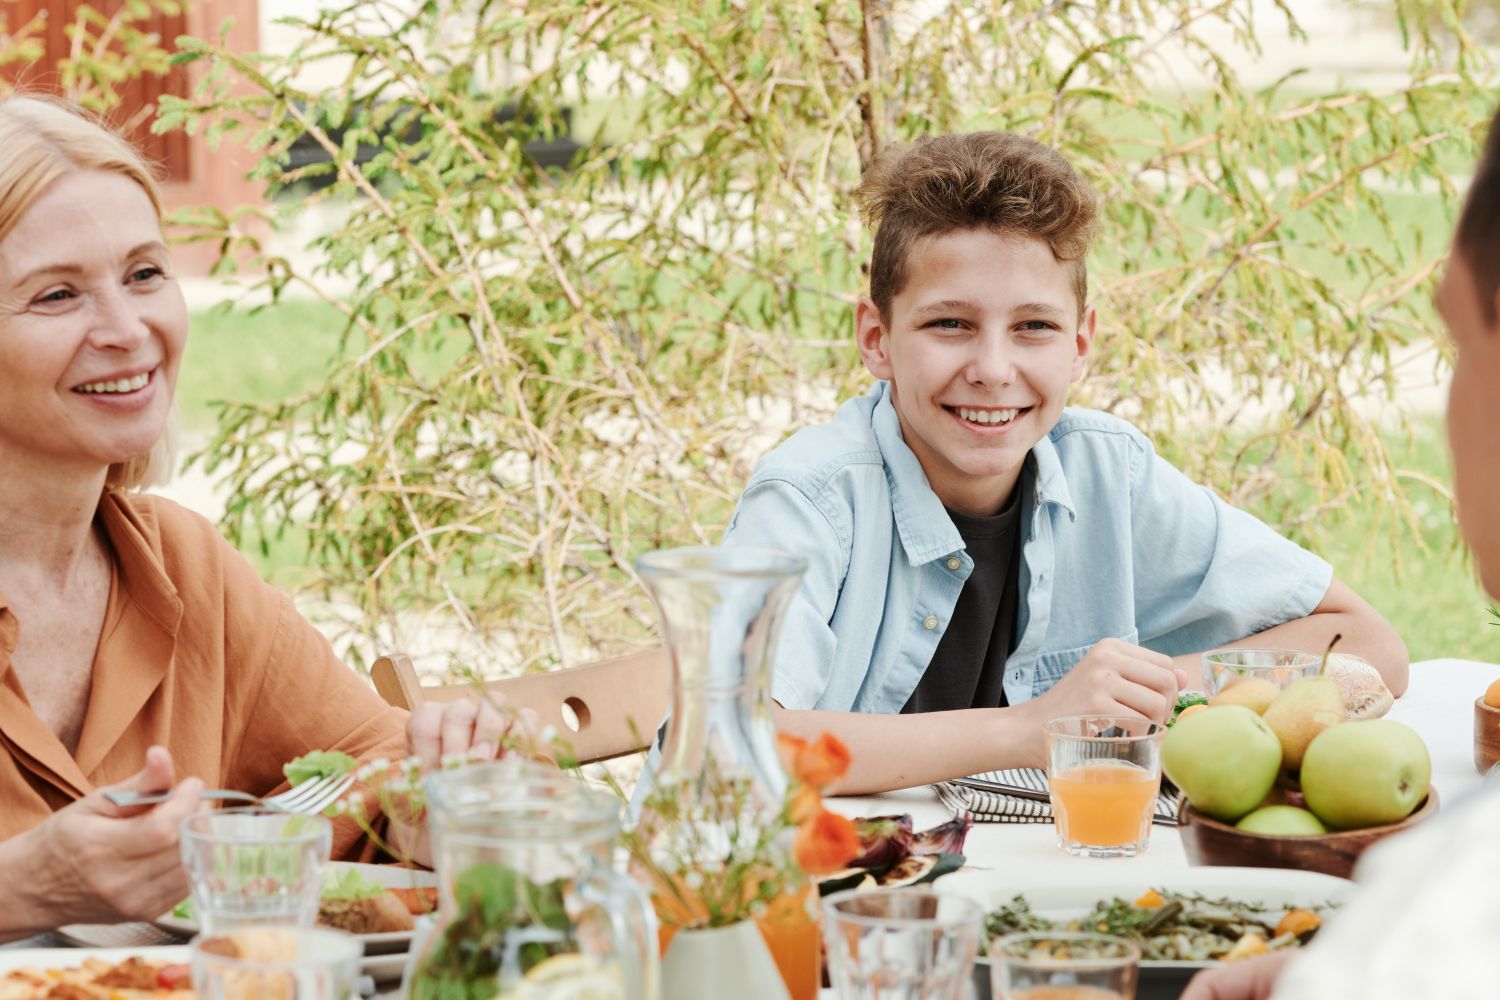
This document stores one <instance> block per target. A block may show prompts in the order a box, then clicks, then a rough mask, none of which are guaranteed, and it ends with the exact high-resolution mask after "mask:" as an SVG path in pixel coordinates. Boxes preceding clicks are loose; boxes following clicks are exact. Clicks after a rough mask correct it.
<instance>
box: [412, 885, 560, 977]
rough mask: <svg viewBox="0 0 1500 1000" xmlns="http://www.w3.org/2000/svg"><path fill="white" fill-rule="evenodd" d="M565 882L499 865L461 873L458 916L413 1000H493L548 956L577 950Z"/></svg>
mask: <svg viewBox="0 0 1500 1000" xmlns="http://www.w3.org/2000/svg"><path fill="white" fill-rule="evenodd" d="M567 884H568V883H567V880H565V879H554V880H553V881H551V882H542V883H537V882H533V881H531V880H530V879H528V878H527V877H526V876H525V875H522V874H521V873H520V872H517V871H516V870H514V869H512V868H507V867H505V866H504V865H497V864H477V865H474V866H472V867H470V868H468V869H466V870H464V871H463V872H461V873H460V874H459V876H458V878H457V879H456V880H455V881H454V884H453V896H454V901H455V903H456V904H457V907H456V910H457V912H456V914H455V916H454V918H453V920H452V921H450V922H449V923H448V924H447V925H446V926H445V927H444V928H443V929H442V931H441V933H440V934H439V936H438V939H437V942H436V943H435V944H434V946H433V948H432V950H431V951H430V952H429V953H428V954H427V955H426V957H424V958H423V959H422V961H421V964H420V966H419V967H418V969H417V974H416V977H415V980H414V982H413V983H412V991H411V996H412V1000H492V998H493V997H494V996H495V992H496V990H497V988H499V987H500V986H502V985H503V984H504V983H506V982H513V981H516V980H519V979H520V978H521V977H522V976H524V975H525V974H526V972H527V970H529V969H531V968H532V967H533V966H536V965H539V964H540V963H541V962H543V961H545V960H546V959H547V958H549V957H551V956H553V955H559V954H565V953H569V952H576V951H578V950H579V946H578V943H577V942H576V941H574V940H573V935H572V921H571V920H570V919H569V917H568V911H567V908H566V907H565V906H564V904H563V893H564V890H565V889H566V887H567Z"/></svg>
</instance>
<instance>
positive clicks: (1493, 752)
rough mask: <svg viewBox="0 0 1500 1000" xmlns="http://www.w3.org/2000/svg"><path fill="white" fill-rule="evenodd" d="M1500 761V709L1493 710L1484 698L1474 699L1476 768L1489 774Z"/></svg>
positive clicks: (1481, 772)
mask: <svg viewBox="0 0 1500 1000" xmlns="http://www.w3.org/2000/svg"><path fill="white" fill-rule="evenodd" d="M1497 761H1500V708H1491V707H1490V706H1488V705H1486V704H1485V703H1484V699H1483V698H1475V699H1474V766H1475V767H1476V768H1478V769H1479V773H1480V774H1489V772H1490V768H1492V767H1494V766H1495V763H1496V762H1497Z"/></svg>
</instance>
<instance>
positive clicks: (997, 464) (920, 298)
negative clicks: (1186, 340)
mask: <svg viewBox="0 0 1500 1000" xmlns="http://www.w3.org/2000/svg"><path fill="white" fill-rule="evenodd" d="M890 312H891V315H890V316H889V317H888V318H887V319H888V322H882V320H881V317H880V315H879V311H878V310H877V309H876V308H875V305H874V303H873V302H871V301H870V300H868V299H864V300H862V301H861V302H860V305H859V309H858V311H857V314H856V318H855V324H856V330H857V336H858V339H859V347H860V354H861V355H862V356H863V358H864V361H865V367H867V368H868V369H869V370H870V373H871V374H873V375H874V376H875V377H876V378H881V379H886V380H889V381H890V382H891V385H892V392H891V397H892V403H893V404H894V406H895V408H896V413H897V414H898V415H899V416H900V418H901V431H902V435H903V437H904V438H905V439H906V444H907V446H908V447H909V448H911V450H912V451H913V452H914V453H915V454H916V456H917V459H918V460H919V461H920V462H921V463H922V469H923V471H925V472H926V473H927V479H928V482H929V483H930V484H931V485H932V488H933V491H934V492H936V493H937V495H938V497H939V498H940V499H941V500H942V501H943V503H944V504H945V505H946V506H948V507H950V508H952V509H954V510H957V511H960V512H961V513H965V514H974V515H981V516H983V515H988V514H994V513H996V512H997V511H999V510H1000V509H1001V508H1002V507H1004V505H1005V502H1006V500H1007V499H1008V498H1009V496H1010V493H1011V490H1012V489H1013V488H1014V486H1015V483H1016V478H1017V477H1018V476H1019V474H1020V471H1021V466H1022V463H1023V462H1024V461H1025V459H1026V455H1027V453H1028V452H1030V451H1031V449H1032V447H1033V446H1034V445H1035V444H1036V443H1037V442H1038V441H1040V440H1041V439H1042V438H1043V437H1044V436H1045V435H1046V434H1047V432H1048V431H1050V430H1051V429H1052V426H1053V425H1054V424H1056V423H1057V420H1058V418H1059V417H1060V416H1061V415H1062V409H1063V405H1064V404H1065V403H1066V401H1067V392H1068V385H1069V384H1070V383H1071V382H1073V381H1074V380H1076V379H1077V378H1079V377H1080V376H1081V375H1082V374H1083V360H1084V357H1085V356H1086V355H1087V353H1088V348H1089V344H1090V342H1091V341H1092V339H1093V333H1094V312H1093V310H1092V309H1089V310H1086V311H1084V313H1083V316H1082V318H1081V319H1080V316H1079V313H1080V310H1079V306H1078V302H1077V300H1076V298H1075V295H1074V292H1073V284H1072V270H1071V265H1070V264H1068V263H1066V262H1062V261H1059V260H1057V259H1056V258H1055V257H1054V256H1053V255H1052V250H1051V248H1049V247H1048V246H1047V244H1046V243H1045V242H1043V241H1042V240H1039V239H1035V238H1031V237H1025V236H1015V235H1005V236H1001V235H997V234H995V233H992V232H989V231H988V230H962V231H958V232H952V233H947V234H944V235H941V236H932V237H928V238H926V239H924V240H922V241H920V242H919V243H918V244H917V245H916V246H915V247H913V248H912V250H911V253H910V256H909V257H908V260H907V280H906V283H905V287H903V288H902V289H901V291H900V292H898V293H897V294H896V295H895V296H894V297H893V298H892V300H891V309H890Z"/></svg>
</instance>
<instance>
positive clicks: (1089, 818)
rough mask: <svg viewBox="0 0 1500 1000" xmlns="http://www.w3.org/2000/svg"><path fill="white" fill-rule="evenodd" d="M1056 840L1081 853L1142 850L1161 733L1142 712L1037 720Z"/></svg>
mask: <svg viewBox="0 0 1500 1000" xmlns="http://www.w3.org/2000/svg"><path fill="white" fill-rule="evenodd" d="M1042 732H1043V734H1044V736H1045V738H1046V741H1047V783H1048V786H1049V790H1050V793H1051V799H1052V820H1053V823H1054V824H1055V825H1056V827H1057V843H1058V846H1059V847H1061V848H1062V849H1063V850H1065V851H1067V852H1068V853H1069V854H1073V855H1077V856H1079V857H1088V858H1129V857H1134V856H1135V855H1137V854H1139V853H1140V852H1142V851H1144V850H1145V849H1146V844H1147V842H1148V841H1149V840H1150V839H1151V817H1152V815H1153V813H1155V811H1156V796H1157V793H1158V792H1159V791H1160V790H1161V740H1162V736H1163V734H1164V733H1166V729H1165V728H1163V727H1162V726H1159V725H1157V724H1156V723H1154V722H1151V721H1150V720H1148V719H1132V718H1124V717H1116V716H1096V715H1074V716H1068V717H1067V718H1063V719H1053V720H1052V721H1051V722H1049V723H1047V724H1046V725H1045V726H1043V727H1042Z"/></svg>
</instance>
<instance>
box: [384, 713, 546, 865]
mask: <svg viewBox="0 0 1500 1000" xmlns="http://www.w3.org/2000/svg"><path fill="white" fill-rule="evenodd" d="M511 724H512V723H511V722H508V721H507V720H506V719H505V717H504V716H502V715H501V714H500V712H499V711H497V710H496V708H495V706H493V705H491V704H490V703H489V702H488V701H486V702H484V703H482V704H475V703H474V702H472V701H470V700H468V699H467V698H461V699H459V700H457V701H449V702H434V701H424V702H423V703H422V704H420V705H418V706H417V707H416V708H415V709H413V710H412V713H411V718H409V719H407V721H406V752H407V753H408V754H410V755H411V756H413V757H416V758H417V759H418V760H420V761H421V762H422V771H423V773H426V772H428V771H436V770H438V769H439V768H441V767H442V766H443V761H444V760H447V759H450V758H452V757H453V756H455V755H462V756H464V757H466V758H468V759H469V760H478V761H485V760H493V759H494V758H495V757H496V756H497V755H498V754H499V753H500V750H501V747H502V744H503V742H504V740H505V738H506V736H508V735H509V733H510V726H511ZM520 724H521V725H527V724H528V720H526V719H522V720H521V721H520ZM387 819H389V820H390V826H389V828H388V833H389V839H390V843H391V847H392V849H393V850H394V851H395V852H396V854H397V856H399V857H403V858H408V859H410V860H412V861H415V862H416V863H417V864H419V865H426V866H427V867H429V868H431V867H432V843H431V841H430V840H429V839H428V836H427V825H426V824H425V823H422V824H419V825H418V824H412V823H410V822H407V821H406V818H404V817H401V816H387Z"/></svg>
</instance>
